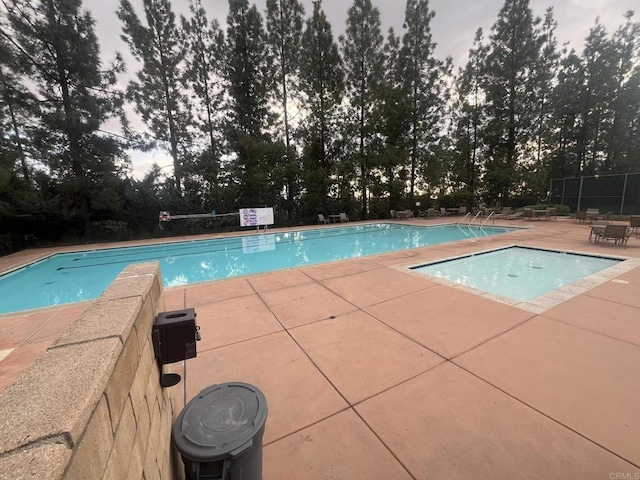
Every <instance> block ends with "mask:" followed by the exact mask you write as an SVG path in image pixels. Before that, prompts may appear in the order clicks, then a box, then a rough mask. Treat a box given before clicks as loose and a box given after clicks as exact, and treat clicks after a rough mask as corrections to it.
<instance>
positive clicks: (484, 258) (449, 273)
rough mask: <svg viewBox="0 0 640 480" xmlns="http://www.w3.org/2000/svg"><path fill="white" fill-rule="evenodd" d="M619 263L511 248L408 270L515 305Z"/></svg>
mask: <svg viewBox="0 0 640 480" xmlns="http://www.w3.org/2000/svg"><path fill="white" fill-rule="evenodd" d="M621 261H622V260H621V259H618V258H609V257H600V256H593V255H584V254H576V253H568V252H559V251H551V250H542V249H538V248H529V247H515V246H512V247H507V248H501V249H498V250H493V251H490V252H481V253H478V254H474V255H467V256H464V257H460V258H456V259H450V260H444V261H440V262H434V263H430V264H428V265H421V266H416V267H412V268H411V269H412V270H413V271H415V272H418V273H420V274H423V275H429V276H433V277H437V278H440V279H444V280H447V281H449V282H453V283H457V284H459V285H463V286H467V287H472V288H474V289H477V290H481V291H483V292H489V293H492V294H495V295H498V296H500V297H506V298H508V299H511V300H514V301H516V302H527V301H530V300H533V299H535V298H537V297H540V296H542V295H546V294H548V293H550V292H552V291H554V290H556V289H558V288H561V287H564V286H566V285H569V284H572V283H574V282H576V281H578V280H580V279H583V278H585V277H588V276H590V275H593V274H595V273H597V272H600V271H602V270H604V269H606V268H609V267H612V266H614V265H617V264H618V263H619V262H621Z"/></svg>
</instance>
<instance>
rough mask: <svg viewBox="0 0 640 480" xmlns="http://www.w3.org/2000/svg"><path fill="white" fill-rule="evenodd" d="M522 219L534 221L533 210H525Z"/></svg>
mask: <svg viewBox="0 0 640 480" xmlns="http://www.w3.org/2000/svg"><path fill="white" fill-rule="evenodd" d="M522 219H523V220H532V219H533V209H532V208H525V209H524V213H523V214H522Z"/></svg>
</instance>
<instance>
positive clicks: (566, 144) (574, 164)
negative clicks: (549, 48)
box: [550, 50, 585, 178]
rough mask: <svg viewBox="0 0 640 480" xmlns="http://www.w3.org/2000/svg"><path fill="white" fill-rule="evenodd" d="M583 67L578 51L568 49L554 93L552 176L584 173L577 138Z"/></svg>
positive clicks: (561, 61)
mask: <svg viewBox="0 0 640 480" xmlns="http://www.w3.org/2000/svg"><path fill="white" fill-rule="evenodd" d="M584 75H585V73H584V66H583V65H582V61H581V59H580V57H579V56H578V55H577V54H576V52H575V50H571V51H569V52H567V51H565V52H564V54H563V56H562V58H561V60H560V65H559V70H558V75H557V80H556V86H555V88H554V89H553V91H552V94H551V105H552V112H553V116H552V123H553V125H554V128H553V130H552V135H551V139H552V140H551V146H550V149H551V165H550V176H551V178H563V177H568V176H579V175H581V163H580V158H579V148H578V139H579V138H580V135H581V131H582V129H581V127H580V119H581V113H580V112H581V103H582V98H583V97H584V95H585V92H584Z"/></svg>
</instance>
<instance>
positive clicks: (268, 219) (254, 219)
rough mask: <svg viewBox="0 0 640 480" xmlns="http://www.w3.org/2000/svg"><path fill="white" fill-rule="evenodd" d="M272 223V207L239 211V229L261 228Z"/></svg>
mask: <svg viewBox="0 0 640 480" xmlns="http://www.w3.org/2000/svg"><path fill="white" fill-rule="evenodd" d="M273 223H274V222H273V207H268V208H241V209H240V226H241V227H261V226H267V225H273Z"/></svg>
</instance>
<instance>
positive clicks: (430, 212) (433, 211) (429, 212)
mask: <svg viewBox="0 0 640 480" xmlns="http://www.w3.org/2000/svg"><path fill="white" fill-rule="evenodd" d="M436 217H437V215H436V209H435V208H428V209H427V218H436ZM638 218H640V217H638Z"/></svg>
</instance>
